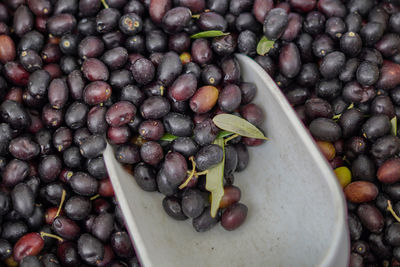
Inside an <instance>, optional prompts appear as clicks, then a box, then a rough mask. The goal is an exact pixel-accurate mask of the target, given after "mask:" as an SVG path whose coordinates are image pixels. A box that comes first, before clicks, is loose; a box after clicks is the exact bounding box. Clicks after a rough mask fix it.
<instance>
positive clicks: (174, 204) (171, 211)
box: [162, 196, 187, 221]
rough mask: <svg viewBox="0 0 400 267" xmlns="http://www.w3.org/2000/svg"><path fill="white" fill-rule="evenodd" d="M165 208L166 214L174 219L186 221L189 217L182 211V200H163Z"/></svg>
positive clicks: (169, 198) (173, 198)
mask: <svg viewBox="0 0 400 267" xmlns="http://www.w3.org/2000/svg"><path fill="white" fill-rule="evenodd" d="M162 204H163V208H164V210H165V212H166V213H167V214H168V215H169V216H170V217H172V218H174V219H175V220H178V221H184V220H186V219H187V216H186V215H185V214H184V213H183V211H182V206H181V203H180V200H179V199H178V198H176V197H173V196H171V197H165V198H164V199H163V202H162Z"/></svg>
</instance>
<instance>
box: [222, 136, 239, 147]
mask: <svg viewBox="0 0 400 267" xmlns="http://www.w3.org/2000/svg"><path fill="white" fill-rule="evenodd" d="M238 136H239V135H238V134H233V135H231V136H229V137H228V138H226V139H225V145H226V144H227V143H228V142H229V141H231V140H232V139H234V138H236V137H238Z"/></svg>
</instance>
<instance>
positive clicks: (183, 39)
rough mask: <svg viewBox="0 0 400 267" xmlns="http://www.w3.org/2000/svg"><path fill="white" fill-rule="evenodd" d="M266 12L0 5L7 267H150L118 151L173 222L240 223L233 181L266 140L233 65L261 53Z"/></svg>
mask: <svg viewBox="0 0 400 267" xmlns="http://www.w3.org/2000/svg"><path fill="white" fill-rule="evenodd" d="M258 2H259V3H258V4H256V6H254V10H255V11H256V14H255V15H254V14H253V13H252V10H253V1H252V0H246V1H243V0H239V1H237V0H232V1H228V0H214V1H207V3H206V1H205V0H178V1H171V0H151V1H140V0H4V1H2V2H0V73H1V74H0V174H1V180H0V266H21V267H27V266H29V267H36V266H45V267H50V266H52V267H53V266H112V267H117V266H139V263H138V260H137V258H136V255H135V252H134V249H133V246H132V242H131V239H130V237H129V234H128V232H127V229H126V227H125V225H124V218H123V214H122V212H121V209H120V208H119V206H118V202H117V199H116V197H115V196H114V191H113V188H112V184H111V182H110V179H109V177H108V174H107V170H106V167H105V163H104V160H103V157H102V153H103V151H104V149H105V148H106V146H107V142H108V143H109V144H111V145H112V146H113V147H114V148H115V157H116V159H117V160H118V161H119V162H120V163H121V164H123V165H124V166H125V167H126V169H127V171H129V172H131V173H132V174H133V177H134V178H132V182H133V183H135V182H136V183H137V185H138V186H139V187H140V188H142V189H143V190H145V191H149V192H156V191H159V192H160V193H162V194H164V195H165V198H164V200H163V201H162V203H160V205H162V206H163V207H164V209H165V211H166V216H168V215H169V216H170V217H172V218H174V219H176V220H186V219H190V220H191V222H192V225H193V227H194V229H195V230H196V231H198V232H204V231H207V230H209V229H211V228H212V227H213V226H215V225H216V224H217V223H218V222H221V225H222V227H223V228H224V229H226V230H229V231H231V230H234V229H236V228H238V227H239V226H240V225H242V223H243V222H244V221H245V219H246V215H247V210H248V209H247V207H246V205H245V204H242V203H240V202H239V201H240V198H241V191H240V189H239V188H238V187H236V186H234V185H233V182H234V172H235V171H238V172H239V171H242V170H244V169H245V168H246V166H247V164H248V161H249V154H248V150H247V147H248V146H258V145H261V144H262V143H263V142H264V141H265V139H266V138H265V137H264V135H263V133H262V129H259V127H260V126H261V125H262V123H263V120H264V114H263V112H262V110H261V108H260V107H258V106H257V105H255V104H253V103H251V102H252V100H253V99H254V97H255V96H256V90H257V89H256V87H255V85H253V84H251V83H244V82H241V79H240V66H239V64H238V62H237V61H236V60H235V58H234V53H235V52H241V53H245V54H247V55H249V56H256V55H257V52H256V50H257V44H258V41H259V40H258V39H259V37H261V36H263V27H262V23H260V22H259V21H258V20H260V21H263V18H261V17H264V15H265V14H266V13H267V11H268V9H270V8H271V7H272V2H270V1H261V2H260V1H258ZM269 2H270V3H269ZM265 4H267V6H265ZM269 4H271V6H270V7H268V5H269ZM257 5H261V7H259V8H257ZM263 5H264V6H263ZM284 6H287V7H289V6H288V4H284ZM260 12H261V13H262V12H264V13H265V14H261V13H260ZM271 12H272V11H271ZM271 14H272V13H271ZM268 27H270V26H268ZM272 27H274V26H273V25H272ZM277 44H278V43H277ZM275 53H276V52H275ZM259 59H260V60H261V62H262V63H263V64H264V65H263V66H266V65H265V64H268V62H270V64H273V61H272V60H271V59H270V58H269V57H268V56H266V57H260V58H259ZM271 66H272V65H271ZM224 115H226V116H228V117H226V116H225V117H224ZM229 116H231V117H229ZM223 118H225V120H227V119H226V118H229V122H230V123H231V126H232V125H233V128H232V127H228V128H224V126H221V125H224V119H223ZM221 120H222V121H221ZM235 123H236V124H237V125H236V126H239V125H240V127H242V128H241V131H240V132H241V134H238V133H236V132H235V127H236V126H235ZM243 127H245V128H244V132H243ZM246 127H247V128H246ZM246 129H250V130H251V131H250V132H251V133H249V134H247V133H246ZM254 133H256V134H255V135H254Z"/></svg>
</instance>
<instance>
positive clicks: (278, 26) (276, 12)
mask: <svg viewBox="0 0 400 267" xmlns="http://www.w3.org/2000/svg"><path fill="white" fill-rule="evenodd" d="M287 23H288V16H287V13H286V12H285V11H284V10H283V9H281V8H274V9H272V10H271V11H270V12H268V14H267V16H266V17H265V20H264V34H265V36H266V37H267V38H268V39H269V40H276V39H278V38H279V37H280V36H281V35H282V34H283V32H284V30H285V27H286V25H287Z"/></svg>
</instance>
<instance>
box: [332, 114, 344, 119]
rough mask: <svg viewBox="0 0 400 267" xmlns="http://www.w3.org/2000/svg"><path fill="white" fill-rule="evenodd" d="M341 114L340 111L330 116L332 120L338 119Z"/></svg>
mask: <svg viewBox="0 0 400 267" xmlns="http://www.w3.org/2000/svg"><path fill="white" fill-rule="evenodd" d="M341 116H342V113H339V114H336V115H335V116H333V117H332V120H338V119H340V117H341Z"/></svg>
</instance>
